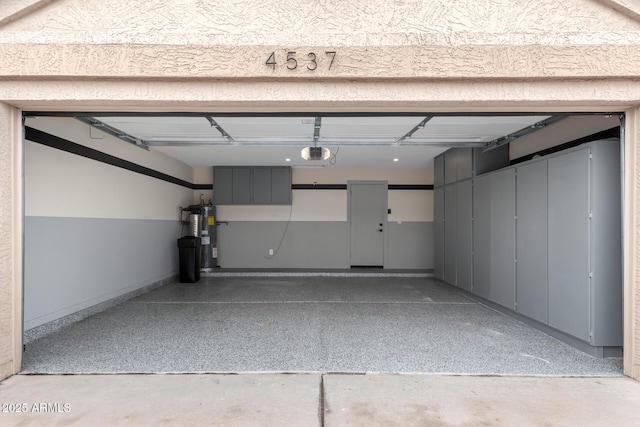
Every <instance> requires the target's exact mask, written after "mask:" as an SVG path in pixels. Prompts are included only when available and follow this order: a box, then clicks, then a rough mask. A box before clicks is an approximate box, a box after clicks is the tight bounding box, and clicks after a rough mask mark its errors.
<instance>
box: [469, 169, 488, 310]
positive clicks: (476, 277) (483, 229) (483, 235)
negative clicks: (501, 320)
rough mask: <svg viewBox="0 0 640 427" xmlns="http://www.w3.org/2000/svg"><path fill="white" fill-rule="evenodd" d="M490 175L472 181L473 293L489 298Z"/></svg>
mask: <svg viewBox="0 0 640 427" xmlns="http://www.w3.org/2000/svg"><path fill="white" fill-rule="evenodd" d="M490 264H491V175H486V176H482V177H480V178H475V179H474V180H473V293H474V294H476V295H479V296H481V297H483V298H486V299H489V298H490V297H491V270H490Z"/></svg>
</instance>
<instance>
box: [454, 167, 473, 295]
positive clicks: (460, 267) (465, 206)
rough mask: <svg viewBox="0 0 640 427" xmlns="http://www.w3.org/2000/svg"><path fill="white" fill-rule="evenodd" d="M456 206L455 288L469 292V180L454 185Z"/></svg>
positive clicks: (471, 215)
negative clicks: (455, 187) (456, 198)
mask: <svg viewBox="0 0 640 427" xmlns="http://www.w3.org/2000/svg"><path fill="white" fill-rule="evenodd" d="M456 186H457V191H456V192H457V197H458V200H457V202H458V206H457V208H456V210H457V224H456V228H457V233H456V270H457V273H456V275H457V282H456V286H458V287H459V288H462V289H464V290H465V291H469V292H471V290H472V284H473V228H472V227H473V193H472V192H473V184H472V181H471V180H470V179H467V180H466V181H460V182H458V183H457V184H456Z"/></svg>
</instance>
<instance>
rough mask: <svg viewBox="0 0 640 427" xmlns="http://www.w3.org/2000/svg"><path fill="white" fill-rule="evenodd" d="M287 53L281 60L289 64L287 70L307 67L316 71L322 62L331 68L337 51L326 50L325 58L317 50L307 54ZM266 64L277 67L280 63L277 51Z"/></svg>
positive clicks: (328, 68)
mask: <svg viewBox="0 0 640 427" xmlns="http://www.w3.org/2000/svg"><path fill="white" fill-rule="evenodd" d="M285 53H286V55H285V57H284V58H280V59H279V60H280V61H283V62H284V65H286V66H287V70H291V71H293V70H296V69H298V68H302V67H305V68H306V69H307V70H309V71H315V70H317V69H318V67H319V66H320V64H322V65H323V66H326V67H327V70H330V69H331V67H333V61H335V59H336V52H335V51H325V52H324V58H322V57H318V55H317V54H316V53H315V52H309V53H307V54H299V53H297V52H293V51H286V52H285ZM265 65H267V66H268V67H271V68H272V69H274V70H275V69H276V65H278V59H277V58H276V53H275V52H271V55H269V57H268V58H267V60H266V61H265Z"/></svg>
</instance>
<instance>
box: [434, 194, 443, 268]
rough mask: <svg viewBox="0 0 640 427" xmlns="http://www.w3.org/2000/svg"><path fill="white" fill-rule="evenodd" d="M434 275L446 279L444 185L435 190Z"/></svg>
mask: <svg viewBox="0 0 640 427" xmlns="http://www.w3.org/2000/svg"><path fill="white" fill-rule="evenodd" d="M433 197H434V218H433V221H434V228H435V230H434V240H435V241H434V250H433V252H434V253H433V258H434V267H433V268H434V275H435V277H436V278H437V279H440V280H444V187H438V188H436V189H435V190H434V196H433Z"/></svg>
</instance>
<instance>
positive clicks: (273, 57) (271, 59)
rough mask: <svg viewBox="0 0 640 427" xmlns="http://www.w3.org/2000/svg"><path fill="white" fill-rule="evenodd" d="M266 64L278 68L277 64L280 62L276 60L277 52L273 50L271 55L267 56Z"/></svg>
mask: <svg viewBox="0 0 640 427" xmlns="http://www.w3.org/2000/svg"><path fill="white" fill-rule="evenodd" d="M265 64H267V65H271V66H272V67H273V69H274V70H275V69H276V65H277V64H278V63H277V62H276V53H275V52H271V55H269V58H267V62H265Z"/></svg>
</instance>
